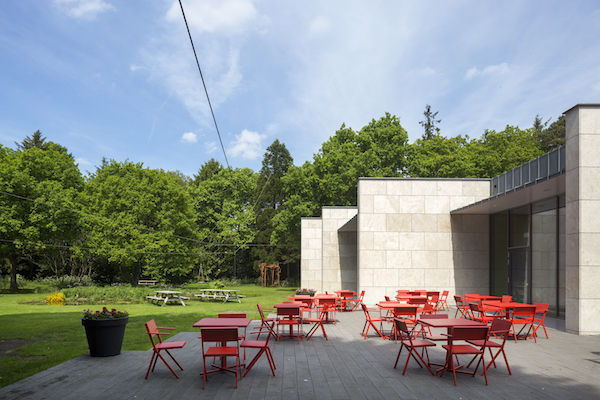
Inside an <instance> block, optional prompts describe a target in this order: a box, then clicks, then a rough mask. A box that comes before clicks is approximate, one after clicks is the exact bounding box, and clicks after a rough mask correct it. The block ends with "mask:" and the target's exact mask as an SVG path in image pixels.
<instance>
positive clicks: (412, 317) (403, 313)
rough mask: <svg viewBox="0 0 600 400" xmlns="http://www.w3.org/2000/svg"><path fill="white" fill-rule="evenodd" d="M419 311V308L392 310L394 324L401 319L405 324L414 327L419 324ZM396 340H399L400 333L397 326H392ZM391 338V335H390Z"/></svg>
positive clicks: (395, 308)
mask: <svg viewBox="0 0 600 400" xmlns="http://www.w3.org/2000/svg"><path fill="white" fill-rule="evenodd" d="M417 311H418V307H416V306H415V307H394V309H393V310H392V323H394V321H395V320H396V319H397V318H398V319H401V320H402V321H403V322H404V323H405V324H407V325H412V326H413V327H414V326H415V325H416V323H417ZM392 329H393V332H392V333H393V335H394V340H397V337H398V332H397V331H396V324H395V323H394V324H393V326H392ZM390 336H391V335H390Z"/></svg>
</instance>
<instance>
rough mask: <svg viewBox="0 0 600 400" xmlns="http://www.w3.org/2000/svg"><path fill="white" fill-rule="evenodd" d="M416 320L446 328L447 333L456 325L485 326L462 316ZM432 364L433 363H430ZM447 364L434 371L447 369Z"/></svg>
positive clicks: (430, 325)
mask: <svg viewBox="0 0 600 400" xmlns="http://www.w3.org/2000/svg"><path fill="white" fill-rule="evenodd" d="M417 322H418V323H420V324H421V325H425V326H429V327H431V328H448V333H450V329H451V328H456V327H475V326H484V327H487V324H484V323H483V322H477V321H473V320H470V319H464V318H440V319H429V318H425V319H421V318H419V319H417ZM432 365H434V364H433V363H432ZM447 366H448V364H447V363H446V364H444V366H442V368H440V369H438V370H437V371H436V373H441V372H443V371H445V370H446V369H447Z"/></svg>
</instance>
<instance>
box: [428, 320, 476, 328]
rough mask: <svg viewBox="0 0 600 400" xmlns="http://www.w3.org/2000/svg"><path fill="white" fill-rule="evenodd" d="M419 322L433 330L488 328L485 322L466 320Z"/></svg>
mask: <svg viewBox="0 0 600 400" xmlns="http://www.w3.org/2000/svg"><path fill="white" fill-rule="evenodd" d="M417 322H419V323H421V324H423V325H427V326H430V327H432V328H455V327H476V326H487V324H484V323H483V322H477V321H472V320H470V319H465V318H440V319H433V318H432V319H429V318H419V319H417Z"/></svg>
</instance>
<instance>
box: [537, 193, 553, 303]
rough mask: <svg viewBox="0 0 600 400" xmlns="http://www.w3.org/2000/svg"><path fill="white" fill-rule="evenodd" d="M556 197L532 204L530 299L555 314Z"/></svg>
mask: <svg viewBox="0 0 600 400" xmlns="http://www.w3.org/2000/svg"><path fill="white" fill-rule="evenodd" d="M556 201H557V199H556V198H552V199H548V200H545V201H541V202H539V203H535V204H533V205H532V210H531V211H532V215H531V230H532V232H531V233H532V234H531V270H532V273H531V297H532V300H533V301H534V302H539V303H548V304H550V312H553V313H556V307H557V303H558V298H557V296H558V262H557V260H558V258H557V257H558V254H557V253H558V251H557V250H558V242H557V241H558V235H557V233H558V212H557V211H558V210H557V208H556Z"/></svg>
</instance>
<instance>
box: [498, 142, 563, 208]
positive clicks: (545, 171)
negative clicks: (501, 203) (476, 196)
mask: <svg viewBox="0 0 600 400" xmlns="http://www.w3.org/2000/svg"><path fill="white" fill-rule="evenodd" d="M565 161H566V160H565V146H561V147H559V148H557V149H555V150H552V151H551V152H549V153H546V154H544V155H542V156H539V157H538V158H536V159H533V160H531V161H529V162H527V163H525V164H523V165H519V166H518V167H516V168H513V169H511V170H509V171H506V172H505V173H503V174H502V175H498V176H496V177H494V178H492V180H491V181H490V185H491V187H490V193H491V196H490V197H496V196H501V195H503V194H505V193H508V192H512V191H513V190H516V189H519V188H522V187H525V186H528V185H532V184H534V183H537V182H541V181H544V180H546V179H549V178H552V177H554V176H556V175H560V174H564V173H565Z"/></svg>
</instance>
